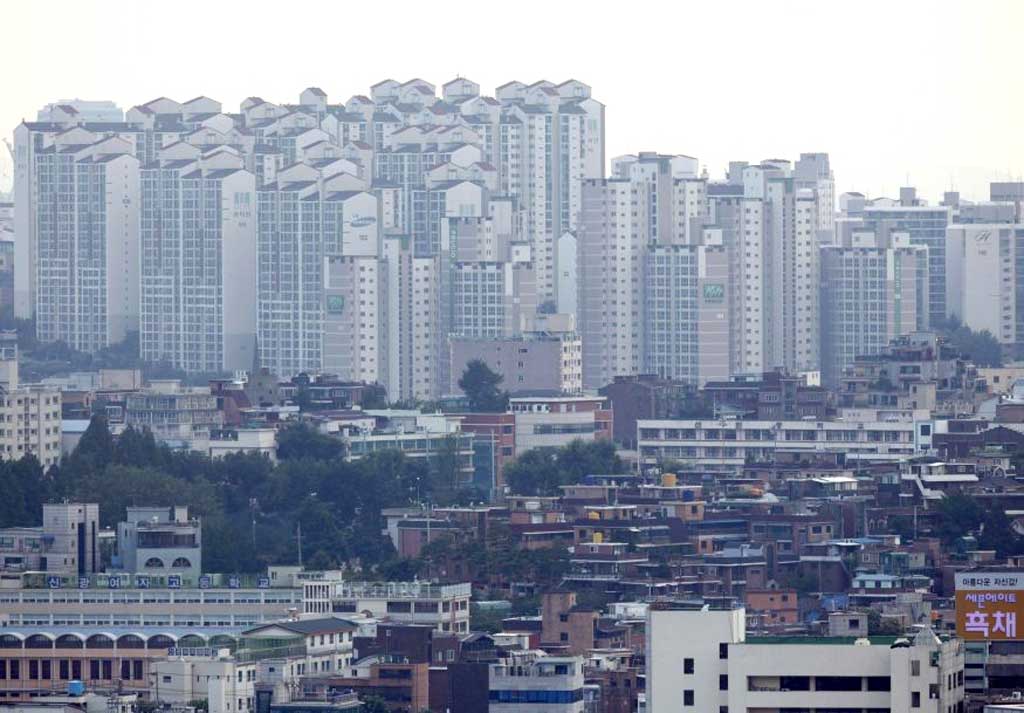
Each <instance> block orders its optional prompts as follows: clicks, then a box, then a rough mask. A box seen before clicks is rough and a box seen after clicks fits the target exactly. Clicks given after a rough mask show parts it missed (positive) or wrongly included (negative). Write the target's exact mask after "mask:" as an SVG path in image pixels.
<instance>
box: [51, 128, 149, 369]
mask: <svg viewBox="0 0 1024 713" xmlns="http://www.w3.org/2000/svg"><path fill="white" fill-rule="evenodd" d="M133 148H134V147H133V146H132V145H131V144H130V143H128V142H127V141H124V140H123V139H120V138H110V139H102V138H97V135H96V134H94V133H92V132H88V131H86V130H84V129H81V128H73V129H67V130H66V131H63V132H61V133H59V134H57V135H56V136H55V137H54V141H53V143H52V144H51V145H50V146H48V147H46V148H43V149H39V150H37V151H36V154H35V160H36V165H35V182H36V200H35V208H36V215H35V225H34V228H35V257H36V270H37V272H36V275H35V276H34V282H35V286H36V289H35V316H36V335H37V337H38V338H39V340H40V341H43V342H53V341H58V340H59V341H63V342H65V343H67V344H68V345H69V346H71V347H72V348H74V349H78V350H80V351H84V352H95V351H97V350H99V349H102V348H103V347H106V346H109V345H110V344H114V343H117V342H120V341H121V340H123V339H124V338H125V336H126V335H127V333H128V332H129V331H134V330H137V329H138V320H139V252H138V245H139V243H138V234H139V161H138V159H137V158H135V156H134V155H132V151H133Z"/></svg>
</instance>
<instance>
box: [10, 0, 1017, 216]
mask: <svg viewBox="0 0 1024 713" xmlns="http://www.w3.org/2000/svg"><path fill="white" fill-rule="evenodd" d="M506 9H507V8H506ZM610 9H611V8H610V7H609V6H607V5H603V4H602V5H598V4H582V3H539V2H525V3H521V4H519V5H517V6H516V12H515V13H514V14H513V13H504V14H503V15H502V16H501V17H495V16H492V14H490V13H489V12H488V7H487V6H481V5H480V4H479V3H466V2H461V1H459V2H449V3H446V4H444V5H443V6H442V5H439V4H437V3H416V4H407V3H402V2H399V3H393V4H388V5H387V6H384V5H379V4H372V3H371V4H359V5H352V4H349V3H345V4H335V3H318V2H308V3H303V4H301V5H297V6H294V9H292V8H290V7H289V6H287V5H285V6H280V5H277V6H275V8H274V10H273V12H264V11H260V9H259V7H257V6H254V5H251V4H246V5H241V4H234V3H230V4H228V3H223V4H222V3H208V2H207V3H199V2H194V1H193V0H181V1H179V2H177V3H175V4H174V5H173V7H172V6H168V5H167V4H151V3H134V2H125V1H124V0H112V1H110V2H94V1H85V2H82V1H80V2H72V1H70V0H51V2H47V3H28V2H17V3H11V4H9V5H7V6H5V8H4V20H5V23H4V24H5V26H6V30H7V31H6V32H5V33H4V45H3V46H2V48H0V66H3V67H4V68H5V69H6V72H5V74H4V83H3V85H4V88H3V100H2V101H0V131H2V132H3V134H4V137H5V138H7V139H10V137H11V133H12V132H13V130H14V128H15V126H16V125H17V124H18V123H19V122H20V121H21V120H22V119H29V120H31V119H34V118H35V114H36V111H37V110H38V109H39V108H41V107H42V106H43V105H45V104H47V103H50V102H53V101H57V100H61V99H73V98H81V99H110V100H113V101H114V102H116V103H117V104H118V105H119V106H120V107H121V108H122V109H124V110H127V109H128V108H130V107H131V106H133V105H135V104H140V103H144V102H146V101H148V100H150V99H153V98H155V97H157V96H168V97H171V98H174V99H178V100H186V99H189V98H191V97H193V96H195V95H198V94H205V95H207V96H209V97H212V98H214V99H217V100H219V101H221V102H222V103H223V105H224V107H225V109H226V110H228V111H237V108H238V104H239V102H240V101H241V100H242V99H244V98H245V97H247V96H250V95H259V96H262V97H263V98H265V99H267V100H269V101H275V102H295V101H297V98H298V94H299V92H300V91H301V90H302V89H303V88H305V87H307V86H319V87H321V88H323V89H324V90H325V91H326V92H327V94H328V98H329V100H330V101H331V102H332V103H335V102H343V101H345V100H347V99H348V98H349V97H350V96H352V95H353V94H360V93H366V92H368V90H369V87H370V85H371V84H374V83H375V82H377V81H379V80H381V79H385V78H394V79H398V80H405V79H409V78H412V77H414V76H419V77H422V78H423V79H426V80H428V81H430V82H432V83H434V84H437V85H438V86H440V84H442V83H443V82H445V81H447V80H449V79H451V78H453V77H455V76H456V75H462V76H467V77H469V78H471V79H473V80H474V81H476V82H478V83H480V85H481V89H482V91H484V92H485V93H488V94H490V93H492V92H493V90H494V88H495V87H496V86H498V85H500V84H502V83H504V82H506V81H510V80H513V79H518V80H522V81H536V80H539V79H550V80H552V81H556V82H560V81H563V80H565V79H569V78H575V79H579V80H581V81H584V82H586V83H588V84H590V85H591V86H592V87H593V90H594V97H595V98H596V99H598V100H600V101H602V102H603V103H604V104H605V105H606V107H607V114H606V116H607V156H608V158H611V157H614V156H617V155H619V154H623V153H635V152H637V151H660V152H664V153H685V154H689V155H692V156H696V157H697V158H698V159H699V160H700V163H701V166H702V167H707V170H708V172H709V175H710V176H711V177H712V178H720V177H722V176H723V175H724V172H725V168H726V165H727V163H728V161H730V160H748V161H752V162H753V161H759V160H762V159H765V158H773V157H778V158H786V159H790V160H792V159H795V158H796V157H797V156H798V155H799V153H800V152H807V151H824V152H828V153H829V154H830V157H831V163H832V167H833V169H834V171H835V174H836V188H837V193H838V192H844V191H850V190H858V191H861V192H863V193H866V194H868V195H869V196H872V197H876V196H880V195H887V196H893V197H895V196H896V195H897V194H898V189H899V187H900V186H901V185H907V184H908V183H909V184H910V185H914V186H917V188H918V193H919V195H921V197H923V198H924V199H926V200H928V201H929V202H931V203H934V202H937V201H938V200H939V199H940V198H941V195H942V192H943V191H945V190H949V189H951V188H952V189H955V190H959V191H960V193H961V195H962V196H963V197H964V198H966V199H968V200H985V199H987V198H988V183H989V182H990V181H996V180H1021V179H1022V177H1024V126H1022V120H1021V117H1022V116H1024V80H1022V78H1021V74H1020V57H1019V49H1018V42H1019V37H1017V33H1018V31H1019V28H1020V27H1021V26H1024V3H1021V2H1014V1H1012V0H991V1H988V2H985V1H982V2H974V3H948V4H947V3H935V2H898V3H891V2H890V3H882V2H862V3H859V4H857V5H855V6H850V5H840V4H833V3H821V2H785V3H783V2H731V3H728V4H720V3H713V4H712V3H702V4H693V5H691V4H676V5H671V6H663V5H662V4H659V3H647V2H641V3H636V2H634V3H630V4H629V5H627V6H622V9H623V10H624V12H610ZM171 10H173V13H172V12H171ZM853 10H856V12H853ZM289 13H291V16H289ZM10 173H11V166H10V160H9V157H8V156H7V153H6V150H4V151H3V152H2V158H0V190H8V189H9V187H10Z"/></svg>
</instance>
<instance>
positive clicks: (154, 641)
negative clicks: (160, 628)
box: [146, 634, 174, 649]
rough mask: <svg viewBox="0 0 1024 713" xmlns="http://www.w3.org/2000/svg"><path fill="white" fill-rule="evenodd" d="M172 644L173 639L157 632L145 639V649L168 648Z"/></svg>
mask: <svg viewBox="0 0 1024 713" xmlns="http://www.w3.org/2000/svg"><path fill="white" fill-rule="evenodd" d="M173 646H174V639H172V638H171V637H169V636H165V635H164V634H157V635H155V636H151V637H149V639H148V640H147V641H146V648H147V649H170V648H172V647H173Z"/></svg>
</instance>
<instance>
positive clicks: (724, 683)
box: [718, 673, 729, 691]
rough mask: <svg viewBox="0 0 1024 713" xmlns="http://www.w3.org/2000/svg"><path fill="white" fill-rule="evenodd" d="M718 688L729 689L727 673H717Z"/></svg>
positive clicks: (721, 689)
mask: <svg viewBox="0 0 1024 713" xmlns="http://www.w3.org/2000/svg"><path fill="white" fill-rule="evenodd" d="M718 690H719V691H728V690H729V675H728V674H725V673H721V674H719V675H718Z"/></svg>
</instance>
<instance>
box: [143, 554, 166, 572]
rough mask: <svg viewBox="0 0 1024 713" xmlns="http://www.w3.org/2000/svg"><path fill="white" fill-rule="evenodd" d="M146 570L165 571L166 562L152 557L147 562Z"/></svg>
mask: <svg viewBox="0 0 1024 713" xmlns="http://www.w3.org/2000/svg"><path fill="white" fill-rule="evenodd" d="M145 566H146V569H163V568H164V561H163V560H162V559H160V558H159V557H150V558H149V559H148V560H146V565H145Z"/></svg>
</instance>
